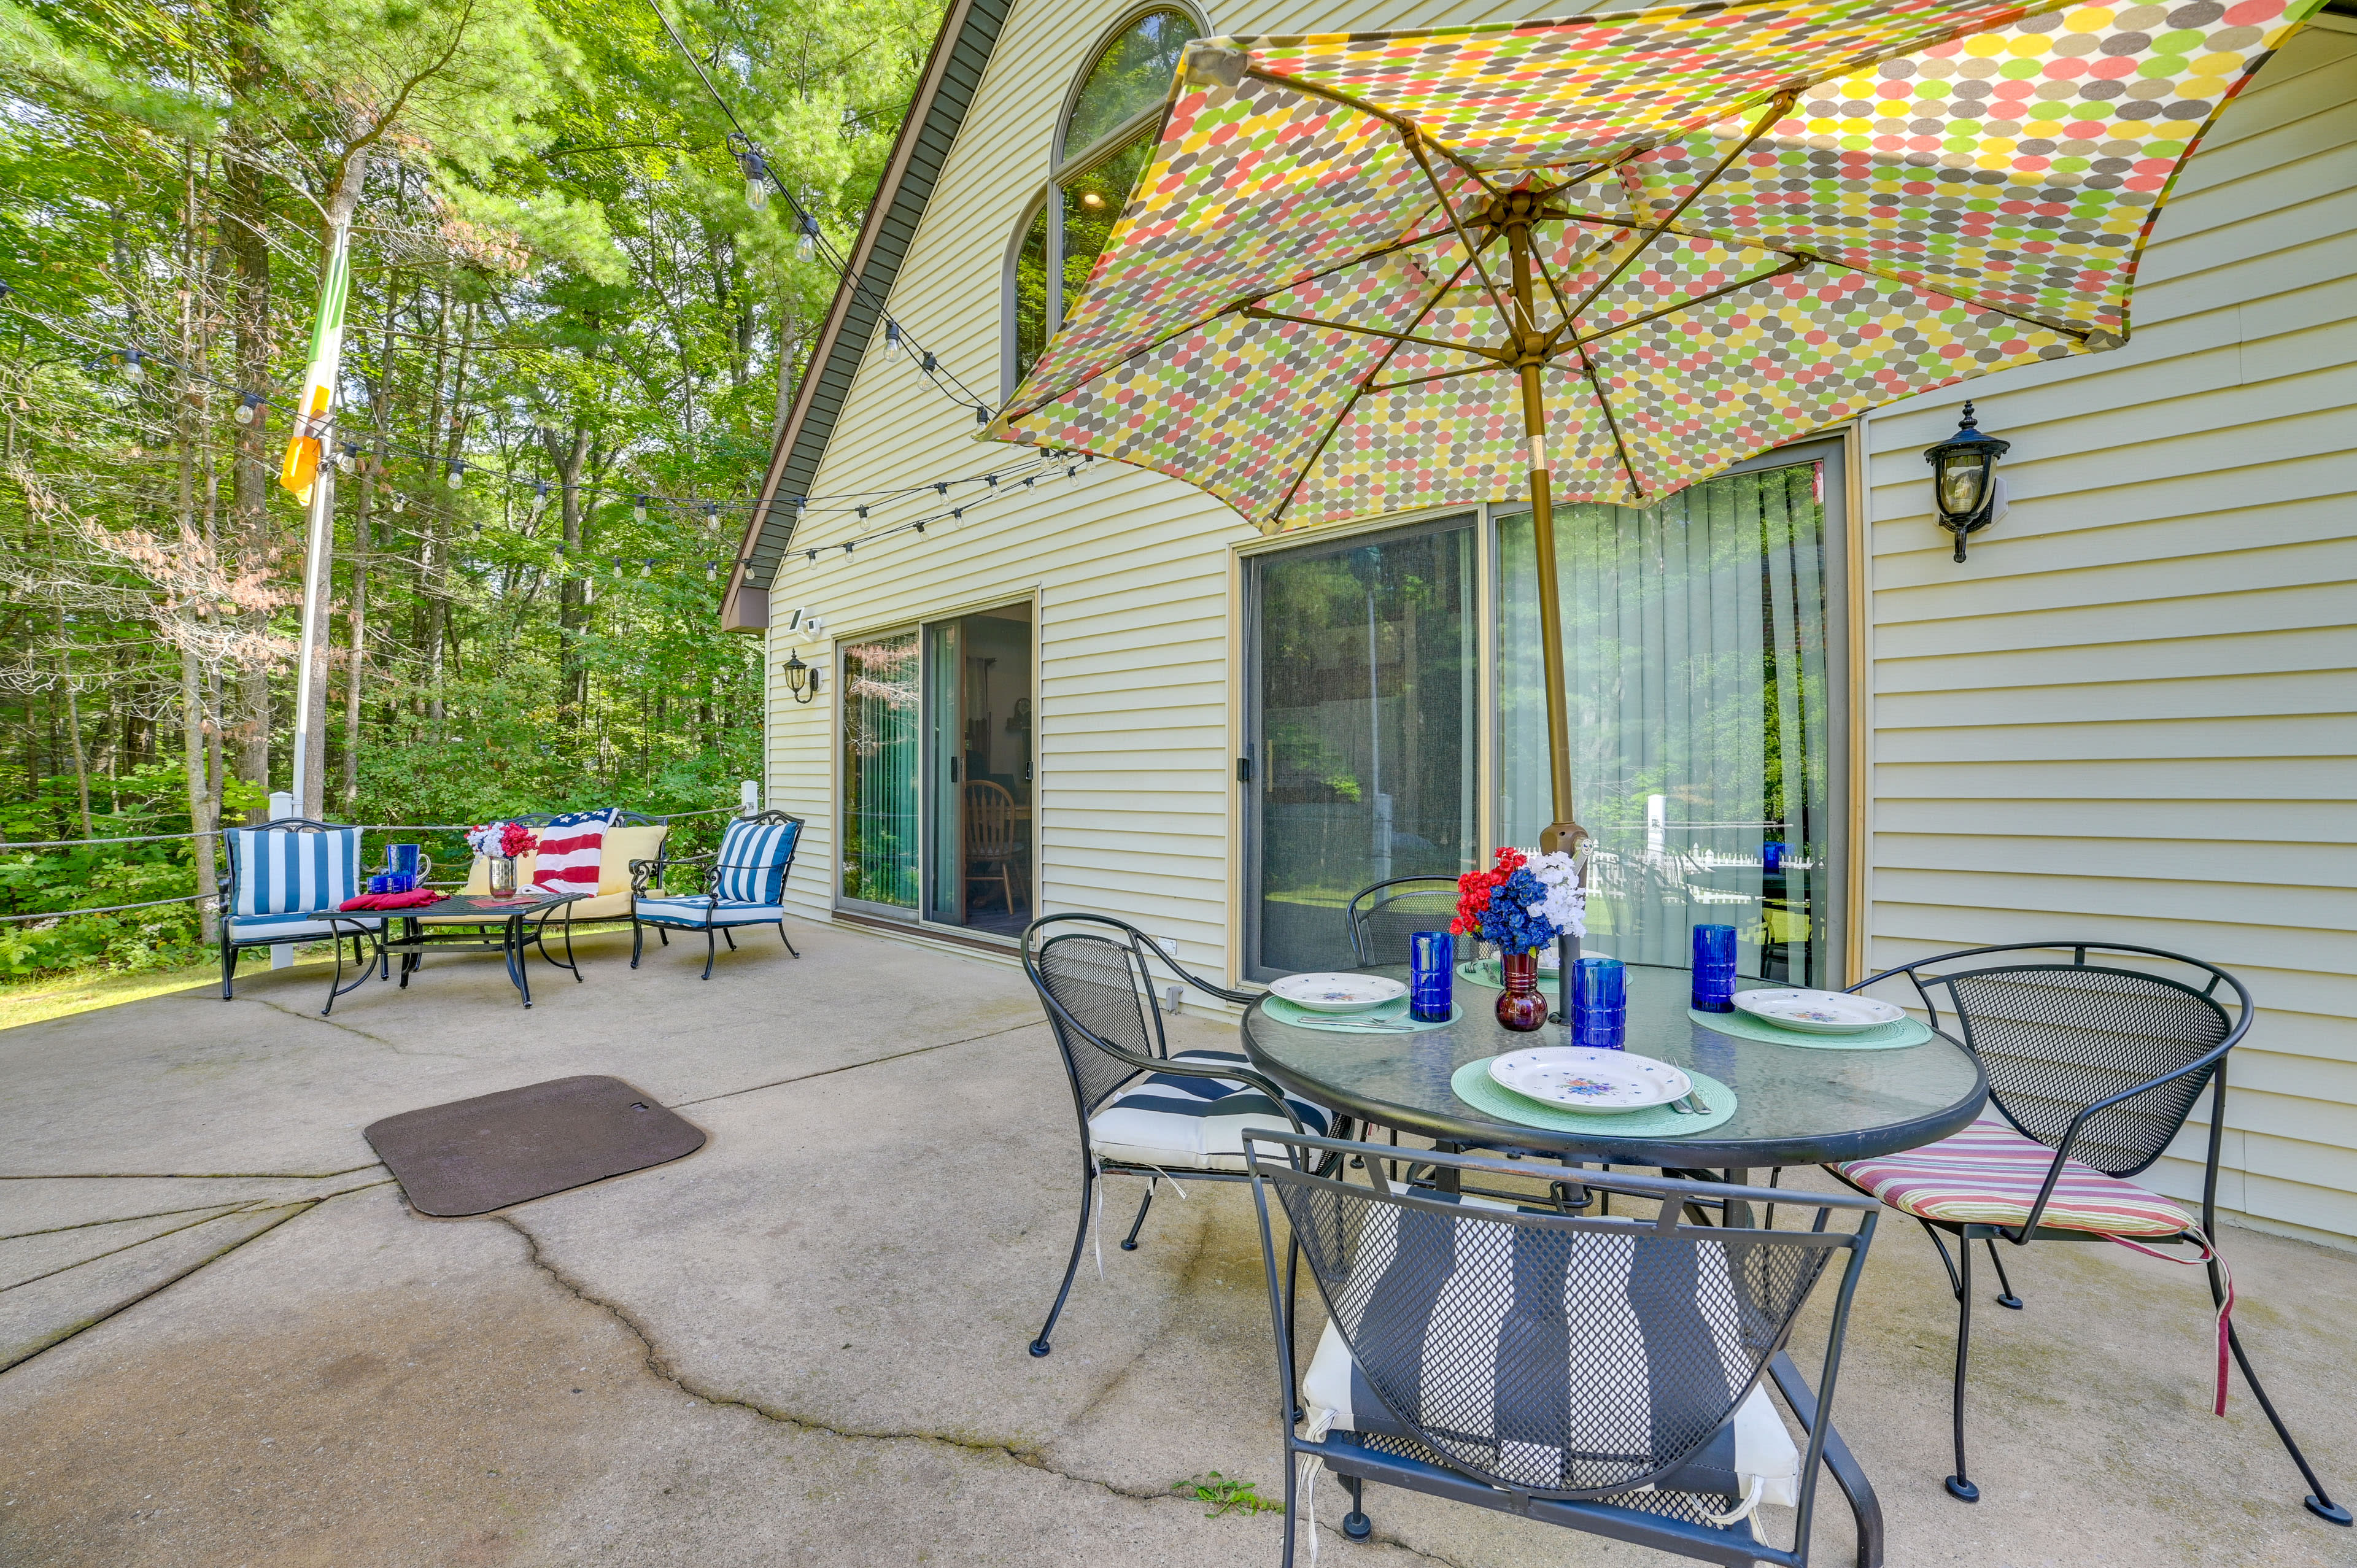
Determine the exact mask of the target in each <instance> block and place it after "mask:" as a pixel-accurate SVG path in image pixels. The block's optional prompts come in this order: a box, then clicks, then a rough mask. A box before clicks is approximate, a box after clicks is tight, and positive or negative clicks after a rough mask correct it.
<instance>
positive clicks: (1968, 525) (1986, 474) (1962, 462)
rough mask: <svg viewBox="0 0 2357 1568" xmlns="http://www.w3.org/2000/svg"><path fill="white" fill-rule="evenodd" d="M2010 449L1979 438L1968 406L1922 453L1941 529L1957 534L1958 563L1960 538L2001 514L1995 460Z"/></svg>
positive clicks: (2003, 501) (1988, 438) (2002, 491)
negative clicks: (1939, 439)
mask: <svg viewBox="0 0 2357 1568" xmlns="http://www.w3.org/2000/svg"><path fill="white" fill-rule="evenodd" d="M2012 445H2013V444H2012V443H2011V442H2009V441H2000V440H1998V439H1997V438H1996V436H1994V435H1983V434H1982V433H1981V430H1980V427H1979V425H1978V424H1976V423H1975V421H1974V419H1973V405H1972V404H1971V403H1969V402H1967V403H1965V404H1964V417H1963V419H1962V420H1961V421H1959V422H1958V424H1957V425H1956V433H1955V434H1954V435H1951V436H1949V437H1948V438H1947V439H1946V440H1945V441H1943V442H1941V443H1940V444H1939V445H1938V446H1927V447H1925V448H1924V449H1923V460H1924V461H1925V462H1927V463H1929V464H1931V465H1932V505H1933V506H1934V507H1936V508H1938V509H1939V513H1940V526H1941V527H1942V528H1944V529H1946V530H1947V531H1948V532H1951V533H1953V534H1954V535H1955V536H1956V559H1957V560H1958V561H1960V562H1961V561H1962V560H1964V541H1965V539H1966V538H1967V537H1969V536H1970V535H1972V534H1975V533H1978V532H1980V531H1981V530H1982V529H1984V528H1986V527H1987V526H1988V525H1989V524H1990V523H1993V522H1995V521H1996V520H1997V519H1999V518H2001V517H2003V516H2004V515H2005V510H2006V499H2005V481H2004V480H2003V479H2000V478H1997V477H1996V460H1997V459H1998V458H1999V457H2002V456H2005V455H2006V453H2007V451H2008V450H2010V449H2011V447H2012Z"/></svg>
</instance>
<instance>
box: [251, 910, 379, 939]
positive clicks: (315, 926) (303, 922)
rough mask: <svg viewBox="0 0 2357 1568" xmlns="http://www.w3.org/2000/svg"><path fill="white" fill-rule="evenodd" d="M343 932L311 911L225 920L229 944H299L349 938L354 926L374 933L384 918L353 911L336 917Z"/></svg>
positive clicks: (318, 913)
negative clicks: (306, 940) (312, 940)
mask: <svg viewBox="0 0 2357 1568" xmlns="http://www.w3.org/2000/svg"><path fill="white" fill-rule="evenodd" d="M337 919H338V920H339V921H340V922H341V923H342V927H343V929H341V930H338V929H336V927H334V926H331V925H329V924H328V922H327V921H326V920H325V919H324V918H321V915H320V912H319V911H317V910H311V911H309V912H307V913H303V914H295V915H232V916H231V917H230V920H229V933H230V939H231V940H232V941H241V942H246V941H274V942H292V941H300V940H303V939H305V938H307V937H330V936H345V937H348V936H350V935H351V934H352V931H353V928H354V927H355V926H365V927H367V928H368V929H371V930H374V929H378V928H380V927H382V925H383V924H384V917H383V916H382V915H373V914H370V913H367V912H365V911H363V910H358V909H355V910H354V911H352V912H351V913H350V914H349V915H339V916H338V917H337Z"/></svg>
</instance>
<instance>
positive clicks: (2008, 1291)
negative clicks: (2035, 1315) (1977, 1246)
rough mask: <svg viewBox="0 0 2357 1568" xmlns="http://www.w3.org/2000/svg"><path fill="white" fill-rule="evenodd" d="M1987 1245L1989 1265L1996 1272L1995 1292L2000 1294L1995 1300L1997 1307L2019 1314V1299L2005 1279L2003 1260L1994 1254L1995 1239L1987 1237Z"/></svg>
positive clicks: (2011, 1285) (2008, 1281)
mask: <svg viewBox="0 0 2357 1568" xmlns="http://www.w3.org/2000/svg"><path fill="white" fill-rule="evenodd" d="M1987 1245H1988V1254H1989V1263H1990V1265H1991V1266H1992V1267H1994V1268H1995V1269H1996V1283H1997V1290H1998V1291H1999V1293H2000V1294H1998V1296H1997V1298H1996V1304H1997V1305H1999V1306H2002V1307H2007V1308H2010V1309H2011V1310H2012V1311H2015V1312H2019V1311H2020V1310H2021V1297H2019V1296H2018V1295H2016V1294H2014V1293H2013V1282H2012V1281H2011V1280H2009V1279H2007V1278H2006V1274H2005V1260H2004V1259H2003V1258H2000V1257H1998V1256H1997V1254H1996V1237H1994V1236H1991V1237H1989V1238H1988V1240H1987Z"/></svg>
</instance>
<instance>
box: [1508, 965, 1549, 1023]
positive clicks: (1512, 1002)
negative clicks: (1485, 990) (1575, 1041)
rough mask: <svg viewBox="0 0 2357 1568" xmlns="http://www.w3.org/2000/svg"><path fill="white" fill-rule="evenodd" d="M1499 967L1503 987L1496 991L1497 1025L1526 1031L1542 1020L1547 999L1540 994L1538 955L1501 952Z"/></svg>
mask: <svg viewBox="0 0 2357 1568" xmlns="http://www.w3.org/2000/svg"><path fill="white" fill-rule="evenodd" d="M1498 970H1499V972H1500V974H1501V976H1502V977H1503V978H1504V980H1505V982H1506V989H1504V990H1503V991H1501V992H1500V993H1498V1023H1499V1024H1500V1026H1502V1027H1504V1028H1508V1029H1513V1030H1516V1031H1519V1032H1522V1033H1525V1034H1527V1033H1528V1032H1529V1031H1531V1030H1533V1029H1535V1028H1537V1027H1538V1026H1540V1025H1542V1024H1544V1023H1545V1022H1546V1021H1547V999H1546V998H1545V997H1544V996H1542V995H1540V994H1539V955H1538V954H1537V953H1536V952H1535V951H1534V952H1515V953H1504V954H1501V955H1500V957H1499V959H1498Z"/></svg>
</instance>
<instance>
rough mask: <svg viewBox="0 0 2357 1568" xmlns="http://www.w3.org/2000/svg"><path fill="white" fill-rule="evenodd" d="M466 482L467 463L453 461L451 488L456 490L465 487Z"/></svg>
mask: <svg viewBox="0 0 2357 1568" xmlns="http://www.w3.org/2000/svg"><path fill="white" fill-rule="evenodd" d="M466 484H467V465H466V464H464V463H458V462H453V463H452V464H451V465H450V488H451V489H454V490H456V489H465V488H466Z"/></svg>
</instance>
